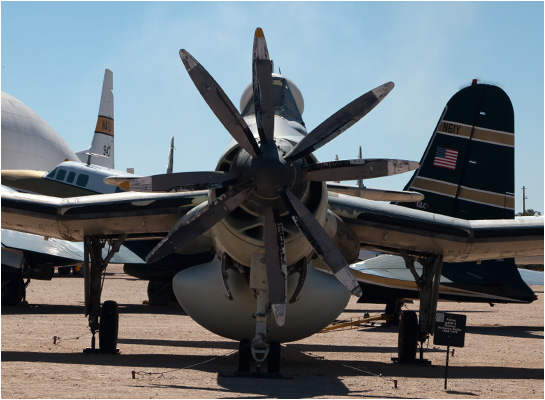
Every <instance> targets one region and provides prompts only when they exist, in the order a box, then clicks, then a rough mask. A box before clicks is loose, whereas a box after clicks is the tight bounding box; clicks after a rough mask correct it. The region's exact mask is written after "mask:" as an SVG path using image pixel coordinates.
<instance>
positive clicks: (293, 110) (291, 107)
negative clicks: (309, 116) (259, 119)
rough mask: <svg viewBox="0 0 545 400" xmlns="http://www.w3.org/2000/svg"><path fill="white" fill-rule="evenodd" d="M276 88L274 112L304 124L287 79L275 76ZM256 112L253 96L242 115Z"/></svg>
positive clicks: (274, 83) (274, 84)
mask: <svg viewBox="0 0 545 400" xmlns="http://www.w3.org/2000/svg"><path fill="white" fill-rule="evenodd" d="M273 90H274V113H275V114H276V115H280V116H281V117H283V118H286V119H287V120H289V121H296V122H299V123H300V124H303V118H302V117H301V113H300V112H299V109H298V108H297V104H296V103H295V99H294V98H293V94H292V93H291V90H290V87H289V85H288V83H287V81H286V80H285V79H283V78H279V77H273ZM253 113H255V110H254V101H253V98H251V99H250V101H249V102H248V104H246V107H244V110H243V112H242V115H248V114H253Z"/></svg>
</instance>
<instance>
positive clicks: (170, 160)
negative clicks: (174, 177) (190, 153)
mask: <svg viewBox="0 0 545 400" xmlns="http://www.w3.org/2000/svg"><path fill="white" fill-rule="evenodd" d="M173 168H174V135H172V136H171V137H170V149H169V151H168V164H167V174H172V171H173Z"/></svg>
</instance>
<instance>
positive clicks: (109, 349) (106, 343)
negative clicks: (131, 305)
mask: <svg viewBox="0 0 545 400" xmlns="http://www.w3.org/2000/svg"><path fill="white" fill-rule="evenodd" d="M118 329H119V307H118V306H117V303H116V302H115V301H111V300H109V301H105V302H104V304H103V305H102V308H101V310H100V327H99V330H98V340H99V346H100V351H102V352H104V353H115V352H117V335H118Z"/></svg>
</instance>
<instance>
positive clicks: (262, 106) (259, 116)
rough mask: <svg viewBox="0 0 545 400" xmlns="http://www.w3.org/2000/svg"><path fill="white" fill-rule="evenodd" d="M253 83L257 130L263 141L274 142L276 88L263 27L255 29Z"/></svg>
mask: <svg viewBox="0 0 545 400" xmlns="http://www.w3.org/2000/svg"><path fill="white" fill-rule="evenodd" d="M252 85H253V89H254V105H255V116H256V123H257V131H258V133H259V137H260V138H261V142H262V143H272V141H273V138H274V89H273V81H272V61H271V60H270V59H269V50H268V49H267V42H266V41H265V35H264V34H263V30H262V29H261V28H257V29H256V30H255V35H254V48H253V63H252Z"/></svg>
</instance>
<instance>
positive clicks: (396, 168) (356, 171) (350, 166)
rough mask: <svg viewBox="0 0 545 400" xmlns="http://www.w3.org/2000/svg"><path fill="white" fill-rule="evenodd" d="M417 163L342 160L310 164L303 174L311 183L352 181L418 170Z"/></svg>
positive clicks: (377, 159) (383, 160)
mask: <svg viewBox="0 0 545 400" xmlns="http://www.w3.org/2000/svg"><path fill="white" fill-rule="evenodd" d="M419 166H420V164H418V163H417V162H415V161H406V160H389V159H383V158H375V159H365V160H359V159H358V160H341V161H329V162H322V163H316V164H310V165H307V166H305V167H303V169H302V170H303V174H304V176H305V178H306V179H308V180H311V181H320V182H324V181H351V180H356V179H371V178H381V177H383V176H390V175H396V174H401V173H403V172H408V171H412V170H415V169H417V168H418V167H419Z"/></svg>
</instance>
